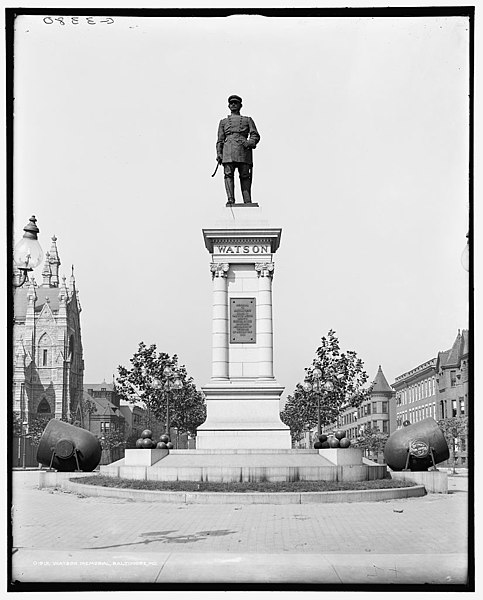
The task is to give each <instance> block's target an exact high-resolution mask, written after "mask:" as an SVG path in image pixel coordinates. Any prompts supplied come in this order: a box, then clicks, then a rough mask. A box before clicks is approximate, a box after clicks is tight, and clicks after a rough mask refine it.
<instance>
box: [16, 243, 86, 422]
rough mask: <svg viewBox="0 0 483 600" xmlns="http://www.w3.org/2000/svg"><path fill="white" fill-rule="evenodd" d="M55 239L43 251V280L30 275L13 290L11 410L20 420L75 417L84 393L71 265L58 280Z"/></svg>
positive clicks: (77, 305)
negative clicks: (66, 274)
mask: <svg viewBox="0 0 483 600" xmlns="http://www.w3.org/2000/svg"><path fill="white" fill-rule="evenodd" d="M56 242H57V238H56V237H55V235H54V236H53V237H52V246H51V248H50V250H49V252H46V258H45V263H44V266H43V269H42V284H41V285H40V286H39V285H37V283H36V281H35V279H34V277H30V278H29V279H28V281H27V282H26V283H25V285H24V286H23V287H21V288H17V289H16V290H15V299H14V330H13V342H14V353H13V357H14V358H13V360H14V370H13V373H14V381H13V411H14V413H15V414H16V415H17V416H18V417H19V418H20V420H21V422H22V423H32V421H33V420H35V418H36V417H44V418H48V419H50V418H54V417H55V418H57V419H61V418H62V419H71V418H76V417H77V418H78V413H79V410H80V403H81V400H82V393H83V374H84V360H83V353H82V340H81V325H80V312H81V306H80V302H79V294H78V292H77V289H76V285H75V278H74V268H73V267H72V274H71V278H70V282H69V287H67V285H66V278H65V276H63V277H62V279H61V281H59V267H60V264H61V262H60V258H59V254H58V250H57V244H56Z"/></svg>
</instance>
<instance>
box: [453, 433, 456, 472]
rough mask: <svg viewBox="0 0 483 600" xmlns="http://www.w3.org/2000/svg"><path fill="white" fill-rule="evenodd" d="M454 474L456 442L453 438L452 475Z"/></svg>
mask: <svg viewBox="0 0 483 600" xmlns="http://www.w3.org/2000/svg"><path fill="white" fill-rule="evenodd" d="M455 474H456V443H455V439H454V438H453V475H455Z"/></svg>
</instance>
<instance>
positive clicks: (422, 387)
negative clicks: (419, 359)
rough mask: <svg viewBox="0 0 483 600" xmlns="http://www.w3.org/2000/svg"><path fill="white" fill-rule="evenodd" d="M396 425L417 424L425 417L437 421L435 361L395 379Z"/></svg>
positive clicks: (399, 426)
mask: <svg viewBox="0 0 483 600" xmlns="http://www.w3.org/2000/svg"><path fill="white" fill-rule="evenodd" d="M393 388H394V389H395V390H396V425H397V428H398V429H399V428H401V427H402V426H403V423H404V422H405V421H409V422H410V423H417V422H418V421H421V420H422V419H426V418H427V417H433V419H436V420H437V419H439V418H440V417H439V413H438V408H437V403H438V400H437V395H438V389H437V382H436V359H435V358H431V359H430V360H427V361H426V362H424V363H422V364H420V365H418V366H417V367H415V368H414V369H411V370H410V371H407V372H406V373H403V374H402V375H399V376H398V377H396V380H395V382H394V383H393Z"/></svg>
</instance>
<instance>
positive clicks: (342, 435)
mask: <svg viewBox="0 0 483 600" xmlns="http://www.w3.org/2000/svg"><path fill="white" fill-rule="evenodd" d="M334 436H335V437H336V438H337V439H338V440H341V439H342V438H345V431H342V429H338V430H337V431H336V432H335V433H334Z"/></svg>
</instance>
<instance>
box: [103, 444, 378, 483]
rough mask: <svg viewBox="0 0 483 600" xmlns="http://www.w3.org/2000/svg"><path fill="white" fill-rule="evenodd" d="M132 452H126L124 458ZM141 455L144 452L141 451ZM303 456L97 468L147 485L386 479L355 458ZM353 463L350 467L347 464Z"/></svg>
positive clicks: (184, 459) (210, 453) (181, 456)
mask: <svg viewBox="0 0 483 600" xmlns="http://www.w3.org/2000/svg"><path fill="white" fill-rule="evenodd" d="M130 452H133V451H132V450H131V451H130V450H126V455H127V454H128V453H130ZM145 452H149V451H148V450H146V451H145ZM342 453H343V450H341V452H340V453H339V456H337V454H332V455H331V458H332V459H333V460H337V462H338V463H339V464H335V463H334V462H333V461H332V460H330V459H328V458H326V457H325V456H324V455H323V454H322V451H318V450H315V449H313V450H312V449H307V450H278V451H277V450H263V449H262V450H170V451H169V454H167V455H166V456H165V457H164V458H162V459H161V460H159V461H158V462H156V463H154V464H153V465H151V466H147V465H146V464H142V465H141V464H140V465H138V466H132V465H131V466H130V465H126V459H121V460H118V461H116V462H114V463H112V464H110V465H102V466H101V469H100V471H101V475H106V476H108V477H121V478H126V479H142V480H144V479H146V480H149V481H216V482H235V481H237V482H238V481H274V482H275V481H368V480H372V479H384V478H386V477H387V467H386V465H377V466H371V465H365V464H363V463H362V462H361V457H360V454H354V453H349V454H347V455H346V456H345V458H344V459H342V458H341V457H342ZM353 461H354V462H353Z"/></svg>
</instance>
